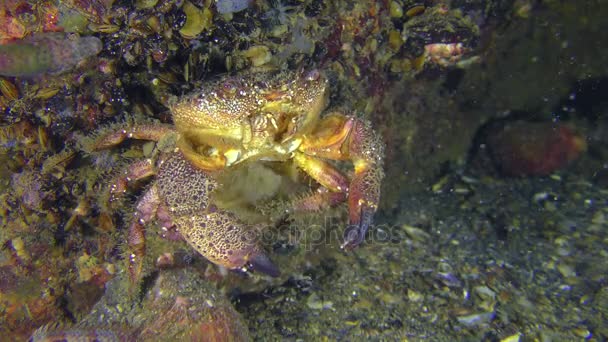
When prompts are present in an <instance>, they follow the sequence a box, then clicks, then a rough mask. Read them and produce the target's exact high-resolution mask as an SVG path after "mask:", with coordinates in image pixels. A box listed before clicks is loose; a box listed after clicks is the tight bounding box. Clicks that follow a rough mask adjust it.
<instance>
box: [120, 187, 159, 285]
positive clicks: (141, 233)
mask: <svg viewBox="0 0 608 342" xmlns="http://www.w3.org/2000/svg"><path fill="white" fill-rule="evenodd" d="M160 204H161V200H160V196H159V194H158V188H157V187H156V186H154V185H153V186H152V187H150V188H149V189H148V190H147V191H146V193H145V194H144V195H143V196H142V197H141V198H140V199H139V201H137V205H136V211H135V214H134V217H133V221H132V222H131V225H130V226H129V230H128V231H127V252H128V256H129V259H128V262H129V264H128V266H127V269H128V272H129V278H130V279H131V282H133V283H136V282H137V281H139V279H140V277H141V269H142V265H143V258H144V255H145V251H146V236H145V225H146V222H148V221H150V220H152V219H154V218H155V217H156V215H157V211H158V208H159V206H160Z"/></svg>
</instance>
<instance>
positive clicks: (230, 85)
mask: <svg viewBox="0 0 608 342" xmlns="http://www.w3.org/2000/svg"><path fill="white" fill-rule="evenodd" d="M222 88H223V89H224V91H226V92H228V93H234V92H236V88H237V86H236V84H235V83H234V82H233V81H226V82H224V84H222Z"/></svg>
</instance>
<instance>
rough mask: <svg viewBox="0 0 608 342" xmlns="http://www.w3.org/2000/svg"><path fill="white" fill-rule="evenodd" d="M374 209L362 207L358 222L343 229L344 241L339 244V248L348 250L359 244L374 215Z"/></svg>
mask: <svg viewBox="0 0 608 342" xmlns="http://www.w3.org/2000/svg"><path fill="white" fill-rule="evenodd" d="M375 212H376V210H375V209H371V208H362V209H361V214H360V216H359V222H357V223H354V224H349V225H348V226H347V227H346V230H344V242H342V245H340V248H342V249H344V250H347V251H350V250H353V249H354V248H356V247H357V246H359V245H360V244H361V243H362V242H363V240H364V239H365V233H367V230H368V229H369V226H370V225H371V224H372V218H373V217H374V213H375Z"/></svg>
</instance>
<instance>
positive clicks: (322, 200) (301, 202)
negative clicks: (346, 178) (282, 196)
mask: <svg viewBox="0 0 608 342" xmlns="http://www.w3.org/2000/svg"><path fill="white" fill-rule="evenodd" d="M346 199H347V197H346V192H332V191H329V190H327V188H324V187H320V188H318V189H317V190H316V191H314V192H313V193H310V194H308V195H306V196H302V197H300V198H297V199H295V200H293V201H291V203H290V204H289V208H287V214H291V213H306V212H316V211H322V210H325V209H327V207H330V208H331V207H335V206H337V205H338V204H340V203H344V202H346Z"/></svg>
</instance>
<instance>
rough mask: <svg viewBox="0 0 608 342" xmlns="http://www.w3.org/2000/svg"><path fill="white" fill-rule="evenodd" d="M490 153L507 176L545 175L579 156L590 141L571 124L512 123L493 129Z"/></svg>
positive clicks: (489, 139)
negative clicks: (587, 141)
mask: <svg viewBox="0 0 608 342" xmlns="http://www.w3.org/2000/svg"><path fill="white" fill-rule="evenodd" d="M486 136H487V144H488V150H489V152H490V156H491V158H492V160H493V161H494V163H495V164H496V166H497V167H498V169H499V170H500V171H501V172H502V173H503V174H504V175H506V176H545V175H548V174H550V173H552V172H554V171H556V170H559V169H561V168H563V167H565V166H567V165H568V164H569V163H571V162H572V161H574V160H575V159H577V158H578V157H579V156H580V155H581V153H582V152H583V151H585V150H586V148H587V144H586V142H585V138H584V137H582V136H581V135H579V134H578V133H576V132H575V131H574V130H573V129H572V128H571V127H569V126H566V125H563V124H555V123H551V122H524V121H519V122H513V123H509V124H506V125H504V126H501V127H500V128H496V129H491V130H490V132H488V134H487V135H486Z"/></svg>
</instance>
